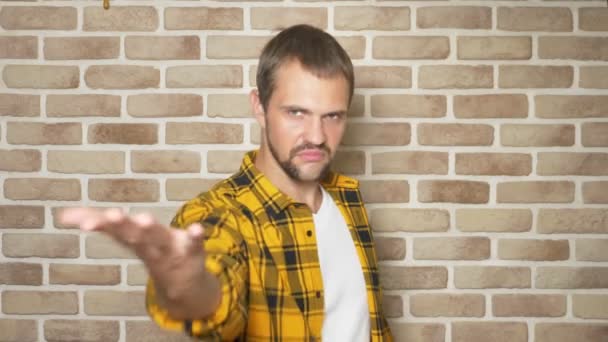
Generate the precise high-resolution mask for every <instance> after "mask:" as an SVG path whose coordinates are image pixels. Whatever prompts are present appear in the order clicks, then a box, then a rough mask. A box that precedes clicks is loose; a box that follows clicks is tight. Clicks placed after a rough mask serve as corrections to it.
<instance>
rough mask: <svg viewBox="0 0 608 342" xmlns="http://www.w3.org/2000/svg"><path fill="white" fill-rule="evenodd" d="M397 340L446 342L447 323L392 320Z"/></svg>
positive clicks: (392, 330) (392, 329) (392, 327)
mask: <svg viewBox="0 0 608 342" xmlns="http://www.w3.org/2000/svg"><path fill="white" fill-rule="evenodd" d="M391 332H392V333H393V335H394V337H395V341H410V342H444V341H445V325H444V324H442V323H402V322H396V321H393V322H391Z"/></svg>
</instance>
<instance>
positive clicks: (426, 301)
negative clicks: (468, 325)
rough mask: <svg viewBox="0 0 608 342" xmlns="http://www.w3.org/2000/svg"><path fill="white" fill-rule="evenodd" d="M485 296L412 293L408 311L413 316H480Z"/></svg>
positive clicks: (482, 312)
mask: <svg viewBox="0 0 608 342" xmlns="http://www.w3.org/2000/svg"><path fill="white" fill-rule="evenodd" d="M485 309H486V308H485V297H484V296H483V295H480V294H444V293H441V294H430V293H423V294H414V295H412V296H411V297H410V312H411V314H412V315H413V316H415V317H482V316H483V315H484V314H485V311H486V310H485Z"/></svg>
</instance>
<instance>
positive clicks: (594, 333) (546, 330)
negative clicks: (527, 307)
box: [534, 322, 608, 342]
mask: <svg viewBox="0 0 608 342" xmlns="http://www.w3.org/2000/svg"><path fill="white" fill-rule="evenodd" d="M607 334H608V327H607V326H606V324H602V323H596V324H591V323H588V324H586V323H564V322H560V323H537V324H536V327H535V329H534V341H536V342H569V341H577V342H597V341H601V342H604V341H605V340H606V339H605V337H606V336H607Z"/></svg>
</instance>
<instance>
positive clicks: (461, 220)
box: [456, 208, 532, 233]
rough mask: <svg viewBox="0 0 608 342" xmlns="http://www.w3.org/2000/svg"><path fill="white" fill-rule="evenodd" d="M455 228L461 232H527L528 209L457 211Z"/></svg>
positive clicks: (530, 224) (528, 228)
mask: <svg viewBox="0 0 608 342" xmlns="http://www.w3.org/2000/svg"><path fill="white" fill-rule="evenodd" d="M456 227H457V228H458V229H459V230H460V231H463V232H513V233H520V232H529V231H530V230H531V229H532V212H531V211H530V210H529V209H485V208H480V209H464V208H463V209H457V210H456Z"/></svg>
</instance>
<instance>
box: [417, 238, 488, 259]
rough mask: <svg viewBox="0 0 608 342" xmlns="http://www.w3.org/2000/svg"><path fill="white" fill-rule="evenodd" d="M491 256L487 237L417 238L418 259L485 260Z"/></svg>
mask: <svg viewBox="0 0 608 342" xmlns="http://www.w3.org/2000/svg"><path fill="white" fill-rule="evenodd" d="M489 257H490V239H489V238H487V237H445V238H415V239H414V259H416V260H484V259H488V258H489Z"/></svg>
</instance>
